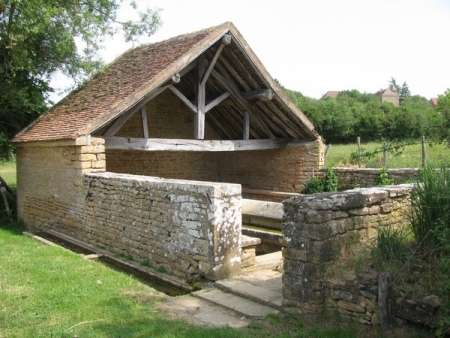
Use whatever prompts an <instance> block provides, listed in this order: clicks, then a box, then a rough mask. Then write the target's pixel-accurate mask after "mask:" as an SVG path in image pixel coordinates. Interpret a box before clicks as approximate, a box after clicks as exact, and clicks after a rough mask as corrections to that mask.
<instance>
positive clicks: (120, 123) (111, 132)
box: [103, 86, 168, 136]
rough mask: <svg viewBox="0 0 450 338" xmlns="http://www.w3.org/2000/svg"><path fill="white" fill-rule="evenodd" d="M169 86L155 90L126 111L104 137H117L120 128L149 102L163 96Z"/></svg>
mask: <svg viewBox="0 0 450 338" xmlns="http://www.w3.org/2000/svg"><path fill="white" fill-rule="evenodd" d="M167 87H168V86H163V87H159V88H158V89H155V90H154V91H152V92H151V93H149V94H147V95H145V96H144V97H143V98H142V99H141V100H139V102H137V103H136V104H135V105H133V106H132V107H131V108H130V109H128V110H126V111H125V112H124V113H123V114H122V115H120V116H119V117H118V118H117V120H115V121H114V122H113V124H112V125H111V126H110V127H109V128H108V130H106V131H105V132H104V133H103V135H104V136H113V135H115V134H116V133H117V132H118V131H119V129H120V128H122V126H123V125H124V124H125V123H126V122H127V121H128V120H129V119H130V117H131V116H133V115H134V114H135V113H136V112H138V111H139V109H141V108H142V107H143V106H145V105H146V104H147V102H148V101H150V100H152V99H154V98H155V97H156V96H158V95H159V94H161V93H162V92H163V91H165V90H166V89H167Z"/></svg>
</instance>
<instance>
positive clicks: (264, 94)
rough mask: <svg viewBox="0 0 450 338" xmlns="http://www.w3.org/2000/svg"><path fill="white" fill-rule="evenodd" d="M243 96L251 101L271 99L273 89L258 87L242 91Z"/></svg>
mask: <svg viewBox="0 0 450 338" xmlns="http://www.w3.org/2000/svg"><path fill="white" fill-rule="evenodd" d="M241 95H242V97H243V98H245V99H247V100H250V101H271V100H272V98H273V91H272V90H271V89H256V90H251V91H248V92H241Z"/></svg>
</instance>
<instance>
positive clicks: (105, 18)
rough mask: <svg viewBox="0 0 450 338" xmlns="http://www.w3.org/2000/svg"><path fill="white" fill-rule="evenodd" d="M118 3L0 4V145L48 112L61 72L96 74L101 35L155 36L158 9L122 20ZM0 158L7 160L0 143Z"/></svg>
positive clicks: (12, 0) (30, 0)
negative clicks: (54, 82) (54, 78)
mask: <svg viewBox="0 0 450 338" xmlns="http://www.w3.org/2000/svg"><path fill="white" fill-rule="evenodd" d="M121 2H122V0H83V1H80V0H75V1H73V0H51V1H49V0H2V1H1V2H0V86H1V88H2V95H1V96H0V143H3V144H4V143H5V141H4V140H5V138H6V139H9V138H11V137H12V136H13V135H14V134H15V133H17V132H18V131H20V130H21V129H22V128H23V127H25V126H26V125H27V124H29V123H30V122H31V121H33V120H34V119H35V118H36V117H37V116H38V115H40V114H41V113H42V112H44V111H45V110H46V109H47V105H48V104H49V102H48V94H49V93H50V92H51V91H52V90H53V89H52V88H51V87H50V85H49V80H50V77H51V76H52V75H53V74H55V73H56V72H62V73H64V74H66V75H68V76H70V77H72V78H73V79H74V80H75V81H76V82H80V81H82V80H83V79H85V78H86V77H88V76H89V75H91V74H92V73H93V72H95V71H96V70H98V69H99V68H100V67H101V65H102V61H101V60H100V59H99V57H98V54H97V52H98V51H99V49H100V48H101V43H102V41H103V39H104V37H105V36H112V35H114V34H116V33H118V32H119V31H121V32H123V34H124V38H125V40H126V41H135V40H136V39H137V37H139V36H140V35H143V34H146V35H151V34H153V33H154V32H155V31H156V29H158V27H159V26H160V24H161V23H160V18H159V11H158V10H153V9H149V8H147V9H146V10H145V11H143V12H140V11H138V10H137V5H136V2H135V1H134V0H132V1H130V2H129V3H130V5H131V7H132V8H133V9H134V11H135V12H136V17H137V18H138V20H137V21H135V22H132V21H120V20H119V18H118V12H119V9H120V4H121ZM1 148H2V149H1V150H2V152H0V155H1V156H0V157H6V155H7V152H5V149H4V145H2V146H1Z"/></svg>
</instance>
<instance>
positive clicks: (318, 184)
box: [303, 177, 324, 194]
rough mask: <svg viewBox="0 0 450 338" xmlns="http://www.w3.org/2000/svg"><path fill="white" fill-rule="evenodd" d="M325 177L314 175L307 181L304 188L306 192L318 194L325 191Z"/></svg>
mask: <svg viewBox="0 0 450 338" xmlns="http://www.w3.org/2000/svg"><path fill="white" fill-rule="evenodd" d="M323 183H324V182H323V179H321V178H319V177H314V178H312V179H310V180H309V181H308V182H306V188H305V189H304V190H303V193H304V194H316V193H319V192H323V191H324V187H323Z"/></svg>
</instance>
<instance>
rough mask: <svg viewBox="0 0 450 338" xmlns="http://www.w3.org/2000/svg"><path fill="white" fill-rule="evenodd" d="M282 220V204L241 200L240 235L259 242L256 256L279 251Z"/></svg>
mask: <svg viewBox="0 0 450 338" xmlns="http://www.w3.org/2000/svg"><path fill="white" fill-rule="evenodd" d="M282 219H283V204H282V203H278V202H267V201H260V200H252V199H245V198H243V199H242V234H243V235H246V236H250V237H256V238H259V239H260V240H261V244H259V245H257V246H256V254H257V255H262V254H266V253H271V252H275V251H279V250H281V244H280V239H281V237H282V233H281V222H282Z"/></svg>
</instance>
